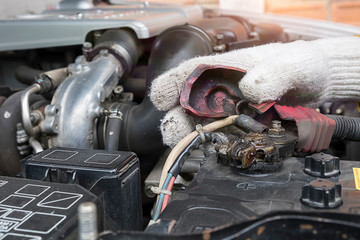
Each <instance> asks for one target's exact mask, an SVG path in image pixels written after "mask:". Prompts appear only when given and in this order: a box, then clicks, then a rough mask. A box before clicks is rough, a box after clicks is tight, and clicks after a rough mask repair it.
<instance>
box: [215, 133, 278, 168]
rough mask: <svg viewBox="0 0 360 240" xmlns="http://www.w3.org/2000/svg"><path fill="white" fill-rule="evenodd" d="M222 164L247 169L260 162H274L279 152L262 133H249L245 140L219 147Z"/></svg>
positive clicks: (217, 148)
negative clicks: (226, 163)
mask: <svg viewBox="0 0 360 240" xmlns="http://www.w3.org/2000/svg"><path fill="white" fill-rule="evenodd" d="M215 149H216V150H217V151H218V156H219V158H220V159H221V161H222V163H225V162H228V163H229V164H230V166H232V167H235V168H240V169H245V168H248V167H250V166H251V165H253V164H254V163H255V162H258V161H265V162H273V161H275V160H276V159H278V152H277V149H276V148H275V147H274V145H272V144H271V141H270V139H269V137H268V136H267V135H265V134H261V133H249V134H247V135H245V136H244V138H242V139H239V140H237V141H234V142H230V143H228V144H224V145H221V146H217V147H216V148H215Z"/></svg>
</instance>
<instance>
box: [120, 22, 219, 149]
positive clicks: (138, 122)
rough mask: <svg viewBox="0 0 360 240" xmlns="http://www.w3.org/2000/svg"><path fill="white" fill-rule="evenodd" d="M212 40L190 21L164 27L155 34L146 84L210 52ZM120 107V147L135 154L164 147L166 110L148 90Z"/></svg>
mask: <svg viewBox="0 0 360 240" xmlns="http://www.w3.org/2000/svg"><path fill="white" fill-rule="evenodd" d="M181 39H186V41H183V40H181ZM212 44H213V43H212V42H211V38H210V37H209V36H208V34H207V33H205V32H204V31H202V30H200V29H198V28H196V27H193V26H190V25H184V26H177V27H173V28H170V29H168V30H166V31H164V32H163V33H162V34H160V35H159V36H158V37H157V39H156V40H155V42H154V45H153V48H152V50H151V54H150V58H149V63H148V68H147V77H146V88H147V89H149V88H150V85H151V83H152V81H153V80H154V79H155V78H156V77H157V76H159V75H160V74H162V73H164V72H165V71H167V70H169V69H171V68H173V67H176V66H178V65H179V64H180V63H181V62H183V61H184V60H186V59H191V58H193V57H196V56H204V55H208V54H210V53H212ZM120 111H121V112H122V113H123V118H124V120H123V123H122V128H121V135H120V146H119V149H121V150H128V151H133V152H136V153H137V154H148V153H156V152H159V151H162V150H163V149H164V145H163V144H162V139H161V132H160V128H159V126H160V122H161V119H162V118H163V117H164V115H165V112H162V111H159V110H157V109H156V108H155V106H154V105H153V104H152V102H151V101H150V99H149V97H148V94H146V95H145V98H144V100H143V101H142V102H141V103H140V104H139V105H135V106H134V105H133V104H128V103H122V104H121V105H120Z"/></svg>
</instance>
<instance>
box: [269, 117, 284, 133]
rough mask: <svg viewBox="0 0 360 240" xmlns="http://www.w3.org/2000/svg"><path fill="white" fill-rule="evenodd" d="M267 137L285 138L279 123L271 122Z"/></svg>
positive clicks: (276, 121)
mask: <svg viewBox="0 0 360 240" xmlns="http://www.w3.org/2000/svg"><path fill="white" fill-rule="evenodd" d="M268 135H269V137H283V136H285V129H284V128H283V127H282V126H281V121H278V120H273V121H272V123H271V128H270V129H269V132H268Z"/></svg>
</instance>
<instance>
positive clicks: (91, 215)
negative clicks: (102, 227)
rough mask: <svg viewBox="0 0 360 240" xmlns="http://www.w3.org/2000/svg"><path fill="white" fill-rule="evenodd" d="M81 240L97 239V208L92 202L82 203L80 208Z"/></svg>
mask: <svg viewBox="0 0 360 240" xmlns="http://www.w3.org/2000/svg"><path fill="white" fill-rule="evenodd" d="M78 220H79V240H95V239H96V238H97V216H96V206H95V204H94V203H92V202H84V203H81V204H80V205H79V207H78Z"/></svg>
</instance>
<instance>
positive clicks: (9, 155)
mask: <svg viewBox="0 0 360 240" xmlns="http://www.w3.org/2000/svg"><path fill="white" fill-rule="evenodd" d="M21 95H22V91H21V92H17V93H14V94H13V95H11V96H10V97H9V98H7V99H6V101H5V102H4V104H3V105H1V107H0V116H1V118H0V126H1V134H0V146H1V147H0V174H1V175H7V176H15V175H16V174H17V173H18V172H20V160H21V156H20V154H19V151H18V149H17V142H16V131H17V127H16V124H17V123H19V122H22V118H21V103H20V99H21ZM43 100H44V98H43V97H42V96H40V95H36V94H34V95H31V97H30V106H31V105H33V104H34V103H35V102H39V101H43Z"/></svg>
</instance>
